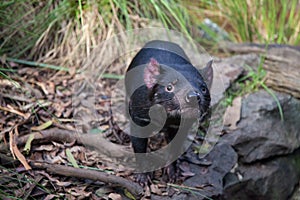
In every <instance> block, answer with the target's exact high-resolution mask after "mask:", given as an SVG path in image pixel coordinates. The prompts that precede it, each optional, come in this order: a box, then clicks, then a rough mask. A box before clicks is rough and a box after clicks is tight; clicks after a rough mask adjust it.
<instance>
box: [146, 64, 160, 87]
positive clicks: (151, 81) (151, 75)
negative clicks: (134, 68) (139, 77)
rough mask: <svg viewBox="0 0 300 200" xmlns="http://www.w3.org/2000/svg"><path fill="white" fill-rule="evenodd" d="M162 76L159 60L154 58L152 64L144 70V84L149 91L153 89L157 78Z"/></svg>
mask: <svg viewBox="0 0 300 200" xmlns="http://www.w3.org/2000/svg"><path fill="white" fill-rule="evenodd" d="M159 74H160V67H159V63H158V62H157V60H155V59H154V58H151V59H150V62H149V63H148V64H147V66H146V67H145V69H144V82H145V84H146V86H147V88H148V89H150V88H152V87H153V86H154V85H155V84H156V83H157V79H156V77H155V76H157V75H159Z"/></svg>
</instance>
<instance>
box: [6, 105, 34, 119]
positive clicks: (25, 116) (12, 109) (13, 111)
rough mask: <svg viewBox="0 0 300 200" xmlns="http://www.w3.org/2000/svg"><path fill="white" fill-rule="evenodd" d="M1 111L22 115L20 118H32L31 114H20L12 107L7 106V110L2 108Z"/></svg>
mask: <svg viewBox="0 0 300 200" xmlns="http://www.w3.org/2000/svg"><path fill="white" fill-rule="evenodd" d="M0 110H4V111H7V112H11V113H14V114H17V115H20V116H22V117H24V118H25V119H28V117H29V116H30V113H22V112H20V111H18V110H16V109H14V108H13V107H12V106H10V105H7V108H6V107H2V106H0Z"/></svg>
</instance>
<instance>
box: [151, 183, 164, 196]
mask: <svg viewBox="0 0 300 200" xmlns="http://www.w3.org/2000/svg"><path fill="white" fill-rule="evenodd" d="M150 189H151V192H152V193H154V194H158V195H161V194H162V191H161V189H159V188H158V186H157V185H154V184H151V185H150Z"/></svg>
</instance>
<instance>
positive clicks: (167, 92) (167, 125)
mask: <svg viewBox="0 0 300 200" xmlns="http://www.w3.org/2000/svg"><path fill="white" fill-rule="evenodd" d="M211 65H212V62H211V61H210V62H209V63H208V64H207V66H206V67H205V69H204V70H202V71H201V72H200V71H199V70H197V69H196V68H195V67H194V66H193V65H192V64H191V62H190V60H189V58H188V57H187V55H186V54H185V52H184V51H183V49H182V48H181V47H180V46H178V45H177V44H175V43H171V42H167V41H159V40H155V41H151V42H148V43H147V44H146V45H145V46H144V47H143V48H142V49H141V50H140V51H139V52H138V53H137V55H136V56H135V57H134V59H133V60H132V62H131V64H130V66H129V68H128V69H127V72H126V76H125V85H126V94H127V106H128V111H129V115H130V118H131V119H132V123H131V129H130V132H131V142H132V146H133V150H134V152H135V153H146V151H147V143H148V137H149V136H150V135H151V132H152V131H154V130H156V129H155V128H161V127H162V128H161V129H160V131H162V132H163V133H164V134H165V138H166V140H167V142H168V143H169V142H171V141H172V139H173V138H174V137H175V136H176V134H177V132H178V127H179V125H181V122H182V121H183V120H186V121H189V120H190V119H195V120H202V119H203V117H204V116H205V114H206V113H207V111H208V108H209V105H210V93H209V86H208V85H210V84H211V80H212V76H213V71H212V66H211ZM203 76H205V80H208V81H206V82H205V81H204V78H203ZM154 105H159V106H160V108H163V109H164V111H165V114H164V113H163V112H161V111H160V110H159V109H158V110H154V113H153V114H151V108H153V106H154ZM163 118H165V119H163ZM150 123H152V124H153V126H152V128H153V129H147V131H145V130H146V129H143V127H146V126H148V125H149V124H150ZM160 123H164V124H160ZM173 149H174V151H175V150H177V151H178V149H180V147H178V146H176V147H173ZM136 159H137V163H139V165H140V167H141V168H143V167H146V166H147V165H148V164H147V160H146V159H145V157H143V156H142V157H139V156H137V157H136ZM170 166H171V170H170V169H168V170H167V171H169V172H168V173H169V174H168V179H169V180H174V179H175V173H174V171H175V166H174V165H170ZM148 180H149V177H148V176H147V174H146V173H142V174H140V175H139V176H138V179H137V181H138V182H140V183H141V184H146V182H147V181H148Z"/></svg>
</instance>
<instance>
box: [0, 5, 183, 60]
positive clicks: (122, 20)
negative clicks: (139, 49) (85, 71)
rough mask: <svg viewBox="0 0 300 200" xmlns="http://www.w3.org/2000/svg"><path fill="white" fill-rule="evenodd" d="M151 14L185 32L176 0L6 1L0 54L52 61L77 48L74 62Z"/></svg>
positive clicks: (0, 12) (1, 17)
mask: <svg viewBox="0 0 300 200" xmlns="http://www.w3.org/2000/svg"><path fill="white" fill-rule="evenodd" d="M153 19H156V20H158V21H160V22H162V24H163V25H164V26H165V27H169V28H172V29H175V30H179V31H181V32H183V33H186V34H188V29H187V23H188V21H189V19H188V13H187V11H186V9H185V8H184V7H182V6H181V4H180V2H179V1H177V0H159V1H154V0H151V1H145V0H143V1H126V0H103V1H95V0H79V1H72V0H51V1H36V0H5V1H1V2H0V26H1V27H2V31H1V32H0V38H1V39H0V55H3V54H7V55H8V56H10V57H13V58H20V57H25V58H26V59H27V60H29V59H30V60H39V59H41V58H43V60H47V59H48V58H49V60H50V61H51V60H54V59H57V58H62V57H64V56H66V57H67V56H68V54H74V53H73V52H72V50H73V51H75V50H77V52H80V51H81V52H82V53H80V56H76V55H74V58H73V61H74V59H76V58H77V59H80V58H82V57H84V56H85V55H86V54H88V53H89V51H90V50H91V49H92V48H93V45H96V43H97V42H98V43H99V42H101V40H103V39H105V38H107V37H108V36H110V35H111V34H112V33H119V32H121V31H124V30H128V29H133V28H141V24H142V23H141V21H147V20H148V21H150V20H153ZM99 38H100V40H99ZM83 54H84V55H83ZM66 59H72V58H66ZM74 62H76V61H74ZM56 64H62V63H61V62H56Z"/></svg>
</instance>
